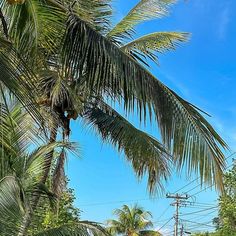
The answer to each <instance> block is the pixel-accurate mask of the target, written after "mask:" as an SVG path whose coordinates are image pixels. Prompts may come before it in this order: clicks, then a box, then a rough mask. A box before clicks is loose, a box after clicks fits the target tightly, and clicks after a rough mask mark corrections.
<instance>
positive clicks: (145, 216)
mask: <svg viewBox="0 0 236 236" xmlns="http://www.w3.org/2000/svg"><path fill="white" fill-rule="evenodd" d="M114 215H115V216H116V217H117V219H111V220H108V221H107V225H108V227H107V230H108V232H110V233H111V235H123V236H161V233H159V232H158V231H156V230H153V222H152V221H151V218H152V214H151V212H149V211H145V210H144V209H143V208H142V207H140V206H138V205H137V204H136V205H134V206H133V207H129V206H127V205H123V206H122V208H121V209H116V210H115V211H114Z"/></svg>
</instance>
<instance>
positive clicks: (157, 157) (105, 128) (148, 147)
mask: <svg viewBox="0 0 236 236" xmlns="http://www.w3.org/2000/svg"><path fill="white" fill-rule="evenodd" d="M85 118H86V119H87V120H88V122H89V123H91V124H92V126H93V127H94V128H95V129H97V131H98V132H99V133H100V134H101V136H102V139H103V140H104V141H108V142H110V143H112V144H113V145H114V146H115V147H117V148H118V150H119V151H121V152H124V153H125V156H126V158H127V160H128V161H130V162H131V164H132V167H133V169H134V171H135V173H136V174H137V176H138V177H139V178H141V177H143V176H144V175H145V174H147V175H148V186H149V191H150V192H152V193H153V192H154V191H155V190H156V186H159V187H160V189H161V187H162V183H163V180H166V179H167V177H168V176H169V174H170V173H169V167H170V166H171V163H170V157H169V154H168V152H167V151H166V150H165V148H164V147H163V145H162V144H161V143H160V142H158V141H157V140H156V139H155V138H153V137H151V136H149V135H148V134H146V133H145V132H143V131H140V130H138V129H136V128H135V127H134V126H133V125H132V124H130V123H129V122H128V121H127V120H126V119H125V118H123V117H122V116H121V115H119V114H118V113H117V112H116V111H115V110H113V109H112V108H111V107H110V106H108V105H107V104H105V103H102V104H100V107H99V106H97V107H92V108H91V109H89V108H88V109H87V112H86V113H85ZM160 189H158V190H160Z"/></svg>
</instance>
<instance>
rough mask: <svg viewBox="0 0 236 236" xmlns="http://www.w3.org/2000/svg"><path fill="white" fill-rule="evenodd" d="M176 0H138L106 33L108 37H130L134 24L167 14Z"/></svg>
mask: <svg viewBox="0 0 236 236" xmlns="http://www.w3.org/2000/svg"><path fill="white" fill-rule="evenodd" d="M175 2H176V0H140V1H139V3H138V4H137V5H136V6H135V7H134V8H133V9H131V11H130V12H129V13H128V14H127V15H126V16H125V17H124V18H123V19H122V20H121V21H120V22H119V23H118V24H117V25H116V26H115V27H114V28H113V29H112V30H111V31H110V32H109V33H108V35H107V36H108V37H109V38H118V39H119V38H120V39H122V38H132V35H133V33H134V26H136V25H137V24H139V23H141V22H143V21H146V20H151V19H154V18H161V17H163V16H165V15H167V14H168V11H169V7H170V6H171V5H172V4H174V3H175Z"/></svg>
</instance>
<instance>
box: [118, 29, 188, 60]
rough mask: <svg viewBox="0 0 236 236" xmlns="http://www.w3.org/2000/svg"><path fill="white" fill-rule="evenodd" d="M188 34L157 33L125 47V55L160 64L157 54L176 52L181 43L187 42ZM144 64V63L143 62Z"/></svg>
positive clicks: (136, 40)
mask: <svg viewBox="0 0 236 236" xmlns="http://www.w3.org/2000/svg"><path fill="white" fill-rule="evenodd" d="M188 38H189V34H188V33H183V32H157V33H152V34H148V35H145V36H143V37H140V38H138V39H135V40H133V41H131V42H129V43H127V44H126V45H124V46H123V47H121V49H122V50H124V52H125V53H127V54H128V55H130V56H132V57H133V58H134V59H137V60H139V61H140V59H139V58H140V56H141V57H142V58H144V59H146V58H149V59H151V60H153V61H154V62H158V57H157V55H156V53H164V52H166V51H169V50H175V49H176V47H177V46H179V44H180V43H183V42H186V41H187V40H188ZM141 62H142V61H141Z"/></svg>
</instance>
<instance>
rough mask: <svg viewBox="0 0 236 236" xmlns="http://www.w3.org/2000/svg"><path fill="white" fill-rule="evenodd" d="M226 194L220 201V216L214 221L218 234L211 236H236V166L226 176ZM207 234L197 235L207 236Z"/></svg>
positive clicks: (210, 234) (198, 235)
mask: <svg viewBox="0 0 236 236" xmlns="http://www.w3.org/2000/svg"><path fill="white" fill-rule="evenodd" d="M224 187H225V192H224V194H222V196H221V197H220V199H219V215H218V217H217V218H214V219H213V222H214V223H215V224H216V232H214V233H208V235H209V236H236V165H235V164H234V166H233V168H232V169H231V170H230V171H228V172H227V173H225V175H224ZM205 235H207V233H202V234H195V236H205Z"/></svg>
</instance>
